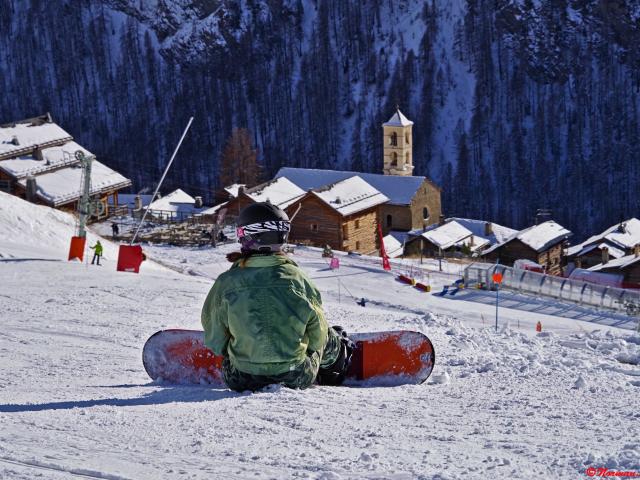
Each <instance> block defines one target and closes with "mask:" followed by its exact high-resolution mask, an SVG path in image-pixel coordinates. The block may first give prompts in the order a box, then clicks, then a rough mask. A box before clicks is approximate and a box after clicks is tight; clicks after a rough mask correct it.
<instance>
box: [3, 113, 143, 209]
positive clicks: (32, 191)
mask: <svg viewBox="0 0 640 480" xmlns="http://www.w3.org/2000/svg"><path fill="white" fill-rule="evenodd" d="M78 151H81V152H82V153H84V155H85V156H92V153H91V152H89V151H88V150H86V149H85V148H83V147H82V146H80V145H78V144H77V143H76V142H74V141H73V137H72V136H71V135H69V134H68V133H67V132H65V131H64V130H63V129H62V128H60V127H59V126H58V125H56V124H55V123H54V122H53V121H52V119H51V116H50V115H49V114H47V115H42V116H40V117H35V118H30V119H27V120H21V121H19V122H15V123H10V124H4V125H0V189H1V190H4V191H6V192H8V193H11V194H13V195H16V196H19V197H22V198H24V199H26V200H29V201H31V202H34V203H40V204H44V205H48V206H50V207H55V208H61V209H66V210H77V203H78V201H79V199H80V197H81V195H82V192H81V183H82V173H83V169H82V168H81V166H80V161H79V160H78V159H77V158H76V156H75V154H76V152H78ZM129 186H131V181H130V180H129V179H127V178H125V177H123V176H122V175H120V174H119V173H118V172H116V171H114V170H112V169H111V168H109V167H107V166H106V165H104V164H102V163H100V162H98V161H97V160H94V161H93V162H92V168H91V194H92V195H93V196H94V197H98V198H99V199H100V201H101V202H102V203H103V205H104V216H107V215H109V205H110V204H111V205H116V206H117V205H118V192H119V191H120V190H122V189H124V188H127V187H129Z"/></svg>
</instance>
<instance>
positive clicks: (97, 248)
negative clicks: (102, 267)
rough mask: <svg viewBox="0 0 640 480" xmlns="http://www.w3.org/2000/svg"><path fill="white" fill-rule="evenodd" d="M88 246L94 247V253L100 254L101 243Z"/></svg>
mask: <svg viewBox="0 0 640 480" xmlns="http://www.w3.org/2000/svg"><path fill="white" fill-rule="evenodd" d="M90 248H92V249H95V251H96V255H100V256H102V244H101V243H96V244H95V245H94V246H93V247H90Z"/></svg>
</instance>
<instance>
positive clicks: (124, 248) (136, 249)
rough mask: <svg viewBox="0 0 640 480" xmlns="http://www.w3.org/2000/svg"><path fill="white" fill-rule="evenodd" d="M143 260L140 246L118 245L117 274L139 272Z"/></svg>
mask: <svg viewBox="0 0 640 480" xmlns="http://www.w3.org/2000/svg"><path fill="white" fill-rule="evenodd" d="M144 260H145V256H144V254H143V253H142V247H141V246H140V245H120V251H119V252H118V267H117V270H118V271H119V272H135V273H138V272H139V271H140V264H141V263H142V262H143V261H144Z"/></svg>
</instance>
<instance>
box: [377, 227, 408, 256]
mask: <svg viewBox="0 0 640 480" xmlns="http://www.w3.org/2000/svg"><path fill="white" fill-rule="evenodd" d="M406 240H407V232H397V231H391V232H389V234H388V235H387V236H385V237H384V238H383V239H382V241H383V243H384V249H385V252H386V253H387V256H389V257H390V258H397V257H399V256H401V255H402V253H403V252H404V244H405V241H406Z"/></svg>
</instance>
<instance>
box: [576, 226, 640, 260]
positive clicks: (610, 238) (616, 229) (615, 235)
mask: <svg viewBox="0 0 640 480" xmlns="http://www.w3.org/2000/svg"><path fill="white" fill-rule="evenodd" d="M603 241H606V242H610V243H611V244H613V245H614V246H616V247H618V248H621V249H623V250H629V249H632V248H633V247H634V246H635V245H637V244H638V243H640V220H638V219H637V218H635V217H633V218H630V219H629V220H625V221H624V222H620V223H616V224H615V225H613V226H611V227H609V228H608V229H606V230H605V231H604V232H602V233H600V234H598V235H594V236H592V237H590V238H588V239H587V240H585V241H584V242H582V243H580V244H578V245H575V246H574V247H571V248H570V249H569V255H570V256H573V255H576V254H577V255H583V254H585V253H587V252H588V251H590V250H587V251H585V249H586V248H587V247H589V246H591V245H593V244H598V243H600V242H603ZM607 246H608V247H609V249H610V250H611V245H607Z"/></svg>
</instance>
